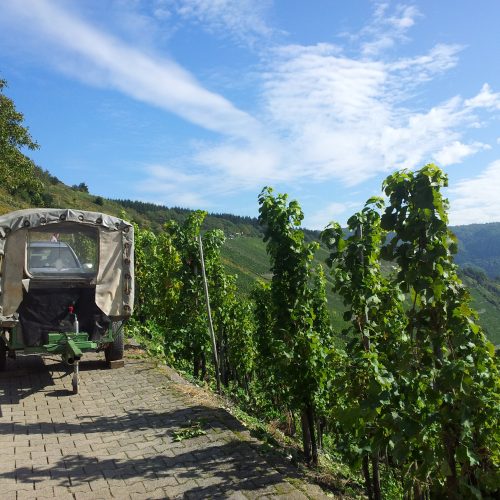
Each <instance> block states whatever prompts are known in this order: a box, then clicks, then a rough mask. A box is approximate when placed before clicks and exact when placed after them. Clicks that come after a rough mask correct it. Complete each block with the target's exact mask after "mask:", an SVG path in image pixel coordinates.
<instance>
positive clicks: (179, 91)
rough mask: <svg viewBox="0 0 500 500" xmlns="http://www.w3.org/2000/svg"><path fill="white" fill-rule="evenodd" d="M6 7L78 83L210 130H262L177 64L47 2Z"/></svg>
mask: <svg viewBox="0 0 500 500" xmlns="http://www.w3.org/2000/svg"><path fill="white" fill-rule="evenodd" d="M4 8H8V9H10V13H11V14H12V15H13V16H14V17H15V18H16V19H17V20H18V21H24V22H25V23H26V24H25V27H27V26H28V25H29V29H30V32H31V34H32V36H33V35H35V34H36V33H37V34H38V35H39V36H40V37H41V38H42V39H43V42H45V44H47V43H49V44H50V46H51V48H52V49H54V53H53V54H52V60H53V62H54V63H55V64H58V65H59V68H60V69H61V70H63V71H70V72H71V73H72V75H73V76H75V77H77V78H79V79H87V80H88V79H91V80H92V83H94V84H100V85H102V86H106V87H111V88H114V89H117V90H119V91H121V92H123V93H125V94H127V95H129V96H131V97H133V98H135V99H138V100H141V101H144V102H147V103H149V104H152V105H155V106H158V107H160V108H163V109H166V110H168V111H171V112H173V113H176V114H178V115H179V116H181V117H182V118H184V119H186V120H188V121H190V122H192V123H195V124H197V125H200V126H202V127H204V128H207V129H209V130H213V131H216V132H220V133H222V134H225V135H229V136H237V137H246V136H248V135H249V134H250V135H251V134H254V133H256V132H257V130H258V129H259V125H258V123H257V122H256V121H255V120H254V119H253V118H252V117H251V116H249V115H248V114H247V113H245V112H243V111H241V110H239V109H237V108H236V107H234V106H233V105H232V104H231V103H230V102H229V101H228V100H227V99H225V98H224V97H222V96H220V95H218V94H215V93H213V92H210V91H208V90H206V89H205V88H204V87H203V86H202V85H201V84H200V83H199V82H197V81H196V79H195V78H194V77H193V76H192V75H191V74H190V73H189V72H187V71H186V70H184V69H183V68H182V67H181V66H179V65H178V64H177V63H176V62H174V61H171V60H167V59H160V58H156V57H153V56H149V55H147V54H145V53H143V52H140V51H139V50H137V49H135V48H134V47H133V46H130V45H127V44H125V43H123V42H121V41H120V40H118V39H117V38H114V37H113V36H111V35H108V34H106V33H103V32H101V31H99V30H97V29H96V28H94V27H92V26H90V25H89V24H87V23H85V22H84V21H82V20H80V19H78V18H77V17H75V16H74V15H71V14H69V13H68V12H66V11H63V10H62V9H59V8H58V7H57V6H56V4H54V3H50V2H47V1H45V0H24V1H22V2H20V1H13V0H8V1H7V3H6V4H4Z"/></svg>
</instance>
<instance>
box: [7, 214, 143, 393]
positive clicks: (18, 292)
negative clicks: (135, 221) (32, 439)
mask: <svg viewBox="0 0 500 500" xmlns="http://www.w3.org/2000/svg"><path fill="white" fill-rule="evenodd" d="M133 303H134V231H133V226H132V225H131V224H130V223H128V222H126V221H124V220H122V219H119V218H117V217H113V216H110V215H106V214H101V213H97V212H87V211H80V210H71V209H45V208H37V209H27V210H18V211H15V212H11V213H8V214H5V215H2V216H0V370H5V367H6V359H7V356H10V357H15V356H16V354H57V355H60V356H61V357H62V359H63V360H64V361H65V362H66V363H68V364H69V365H73V367H74V368H73V378H72V388H73V392H74V393H77V392H78V367H79V361H80V359H81V357H82V355H83V353H84V352H87V351H104V354H105V358H106V360H107V361H108V362H112V361H117V360H119V359H121V358H122V357H123V331H122V327H123V321H124V320H126V319H128V318H129V317H130V315H131V314H132V311H133Z"/></svg>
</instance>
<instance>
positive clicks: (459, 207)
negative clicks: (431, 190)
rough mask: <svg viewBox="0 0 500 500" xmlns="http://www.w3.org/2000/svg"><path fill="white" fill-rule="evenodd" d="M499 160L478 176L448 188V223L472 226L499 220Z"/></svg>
mask: <svg viewBox="0 0 500 500" xmlns="http://www.w3.org/2000/svg"><path fill="white" fill-rule="evenodd" d="M499 186H500V160H496V161H494V162H492V163H490V165H488V167H487V168H486V169H485V170H484V171H483V172H482V173H480V174H479V175H477V176H474V177H470V178H468V179H464V180H462V181H460V182H458V183H457V184H456V185H455V186H453V187H451V188H450V195H451V196H450V198H451V211H450V222H451V223H452V224H454V225H457V224H472V223H480V222H498V221H499V220H500V218H499V214H500V197H499V196H498V193H499Z"/></svg>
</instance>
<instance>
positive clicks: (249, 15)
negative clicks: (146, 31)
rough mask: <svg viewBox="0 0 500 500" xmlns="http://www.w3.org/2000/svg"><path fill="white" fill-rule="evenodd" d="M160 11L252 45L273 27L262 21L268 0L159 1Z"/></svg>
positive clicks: (268, 4)
mask: <svg viewBox="0 0 500 500" xmlns="http://www.w3.org/2000/svg"><path fill="white" fill-rule="evenodd" d="M157 2H158V4H159V5H160V6H161V7H159V8H160V9H163V11H165V10H168V11H171V12H174V13H175V14H176V15H177V16H179V17H180V18H182V19H184V20H186V21H190V22H194V23H196V24H198V25H199V26H201V27H202V29H204V30H206V31H207V32H209V33H212V34H216V35H217V36H219V37H223V38H231V39H232V40H233V41H236V42H237V43H241V44H244V45H250V46H252V45H253V44H254V43H255V42H256V41H257V40H261V39H262V38H263V37H264V38H267V37H270V36H271V35H272V34H273V33H274V30H273V29H272V28H271V27H270V26H269V25H268V24H267V23H266V21H265V19H266V14H267V11H268V10H269V7H270V5H271V1H270V0H238V1H237V2H235V1H234V0H211V1H206V0H160V1H158V0H157Z"/></svg>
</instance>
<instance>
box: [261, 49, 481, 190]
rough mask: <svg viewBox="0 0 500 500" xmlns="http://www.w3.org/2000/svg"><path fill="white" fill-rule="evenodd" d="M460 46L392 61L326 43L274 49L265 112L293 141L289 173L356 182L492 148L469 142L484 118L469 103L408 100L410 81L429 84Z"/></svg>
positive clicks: (449, 63)
mask: <svg viewBox="0 0 500 500" xmlns="http://www.w3.org/2000/svg"><path fill="white" fill-rule="evenodd" d="M459 50H460V48H459V47H458V46H453V47H445V46H443V45H441V46H438V47H434V48H433V49H431V50H430V51H429V53H428V54H425V55H423V56H419V57H415V58H413V59H404V60H399V61H396V62H391V63H384V62H383V60H374V61H372V60H359V59H355V58H350V57H346V56H344V55H342V53H341V52H339V49H338V47H334V46H328V45H325V44H321V45H317V46H308V47H300V46H297V45H295V46H293V47H285V48H282V49H280V50H276V51H274V58H273V60H272V62H270V63H269V67H270V68H269V71H268V72H267V73H265V75H264V84H263V102H264V104H265V109H264V112H265V115H266V116H267V117H268V119H267V120H268V122H269V123H270V125H271V127H272V128H273V130H279V131H280V134H281V137H286V138H287V143H288V146H289V147H288V148H287V151H288V155H287V156H285V157H284V159H285V160H286V161H285V163H286V164H287V175H289V176H290V178H293V177H295V176H297V177H298V176H302V177H310V178H313V179H323V180H325V179H332V178H334V179H340V180H341V181H342V182H344V183H345V184H347V185H354V184H357V183H360V182H363V181H365V180H366V179H368V178H370V177H372V176H374V175H377V174H380V173H383V172H386V171H388V170H392V169H395V168H401V167H407V168H413V167H416V166H418V165H421V164H422V163H424V162H427V161H429V160H430V159H431V158H433V157H436V158H437V159H439V160H440V161H442V162H443V163H446V164H447V165H449V164H452V163H457V162H460V161H461V160H463V159H464V158H465V157H467V156H470V155H472V154H474V153H477V152H478V151H480V150H482V149H485V148H486V147H487V145H484V144H481V143H479V142H471V143H469V144H466V143H464V142H463V141H462V139H463V136H464V134H465V131H466V130H467V128H468V127H471V126H473V125H474V123H475V122H477V116H476V114H475V108H474V107H472V106H471V105H468V104H466V103H467V102H469V101H464V100H463V98H461V97H460V96H455V97H453V98H451V99H448V100H447V101H444V102H442V103H439V104H437V105H436V106H434V107H432V108H430V109H429V110H427V111H418V112H416V111H412V110H411V109H409V108H408V102H406V99H407V98H408V97H409V95H408V93H407V92H408V90H407V82H409V81H411V82H413V85H416V84H417V83H419V84H420V85H421V84H423V83H424V82H425V81H426V80H428V79H430V78H431V77H432V76H433V75H434V74H436V73H438V72H440V71H441V70H442V68H443V66H444V67H451V66H452V65H454V64H456V54H457V52H458V51H459ZM422 75H424V76H422ZM482 92H483V91H481V93H482ZM481 93H480V94H478V95H481ZM473 99H474V98H473Z"/></svg>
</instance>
